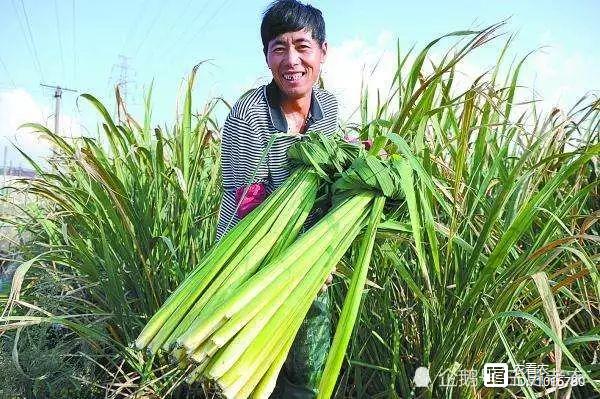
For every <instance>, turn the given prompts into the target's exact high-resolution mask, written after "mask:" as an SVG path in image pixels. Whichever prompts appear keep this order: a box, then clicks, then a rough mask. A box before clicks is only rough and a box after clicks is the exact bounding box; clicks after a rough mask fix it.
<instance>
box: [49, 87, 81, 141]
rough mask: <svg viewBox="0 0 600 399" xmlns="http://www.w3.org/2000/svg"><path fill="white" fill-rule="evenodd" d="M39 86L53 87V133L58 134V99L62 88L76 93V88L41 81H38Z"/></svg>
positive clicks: (60, 97) (60, 96)
mask: <svg viewBox="0 0 600 399" xmlns="http://www.w3.org/2000/svg"><path fill="white" fill-rule="evenodd" d="M40 86H42V87H47V88H49V89H54V101H55V104H54V133H55V134H58V135H60V132H59V130H58V129H59V128H60V100H61V99H62V92H63V90H64V91H70V92H72V93H77V90H73V89H67V88H66V87H60V86H51V85H45V84H43V83H40Z"/></svg>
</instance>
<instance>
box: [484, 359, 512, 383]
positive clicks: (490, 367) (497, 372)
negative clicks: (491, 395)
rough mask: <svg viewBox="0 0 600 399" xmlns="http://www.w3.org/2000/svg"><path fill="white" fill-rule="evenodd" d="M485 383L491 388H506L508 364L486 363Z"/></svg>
mask: <svg viewBox="0 0 600 399" xmlns="http://www.w3.org/2000/svg"><path fill="white" fill-rule="evenodd" d="M483 385H484V386H486V387H490V388H506V387H507V386H508V364H506V363H486V364H484V365H483Z"/></svg>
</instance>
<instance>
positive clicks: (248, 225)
mask: <svg viewBox="0 0 600 399" xmlns="http://www.w3.org/2000/svg"><path fill="white" fill-rule="evenodd" d="M303 172H305V170H304V169H300V170H298V172H296V173H293V174H292V176H290V178H289V179H288V180H289V184H286V183H288V181H287V180H286V183H284V185H283V186H282V187H280V190H276V192H274V193H273V194H271V196H270V197H269V199H267V201H265V202H264V203H263V204H261V205H260V206H259V207H257V209H255V210H254V211H253V212H251V213H250V214H249V215H247V217H245V218H243V219H242V220H241V221H240V223H238V224H237V225H236V226H235V227H234V228H233V229H232V230H231V231H230V232H229V233H228V234H226V235H225V236H224V237H223V239H222V240H221V242H220V243H219V244H218V245H216V246H214V247H213V249H212V250H210V251H209V252H208V253H207V254H206V256H205V257H204V258H203V260H202V261H201V263H200V265H199V266H198V267H197V268H196V269H195V270H194V271H193V272H192V273H191V274H190V276H188V278H186V280H184V282H183V283H181V284H180V285H179V287H178V288H177V289H176V290H175V291H174V292H173V293H172V294H171V295H170V296H169V298H168V299H167V300H166V302H165V303H164V304H163V305H162V306H161V308H160V309H159V310H158V311H157V312H156V313H155V314H154V316H152V318H151V319H150V320H149V321H148V323H147V324H146V326H145V327H144V329H143V330H142V332H141V333H140V335H139V336H138V338H137V339H136V341H135V346H136V348H138V349H143V348H145V347H146V346H147V345H148V344H149V343H150V341H151V340H152V339H153V338H154V336H155V335H156V334H157V333H158V331H159V330H160V329H161V327H162V326H163V325H164V324H165V322H166V321H167V320H168V319H169V318H170V317H171V315H172V314H173V313H177V312H179V313H181V312H182V310H181V306H182V303H183V302H185V301H187V302H189V301H191V300H192V298H193V297H194V294H195V295H196V296H195V297H196V298H197V296H199V295H200V294H201V292H199V291H201V289H199V288H198V286H197V283H198V280H200V281H203V280H206V279H208V278H209V276H210V275H211V274H212V273H211V272H213V271H214V270H215V269H218V268H220V267H221V266H222V265H223V264H224V263H225V262H226V261H227V259H229V258H230V257H231V256H232V254H234V253H236V251H237V249H238V248H239V247H241V246H242V244H243V242H244V241H245V240H246V239H247V238H248V237H249V236H251V235H252V234H253V233H254V232H255V231H254V230H255V228H256V226H257V225H260V224H261V221H262V220H263V219H264V218H266V217H268V215H269V214H270V213H271V212H272V211H273V209H275V208H277V207H278V206H279V202H280V201H281V200H283V199H284V198H285V197H286V196H287V195H289V190H292V189H293V187H294V185H295V184H296V181H297V180H298V178H299V176H300V175H301V174H302V173H303ZM186 311H187V310H186Z"/></svg>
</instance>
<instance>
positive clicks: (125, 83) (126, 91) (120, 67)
mask: <svg viewBox="0 0 600 399" xmlns="http://www.w3.org/2000/svg"><path fill="white" fill-rule="evenodd" d="M118 57H119V61H118V63H116V64H114V65H113V67H112V70H111V75H112V73H114V75H113V76H111V79H110V80H111V82H114V83H115V85H116V86H119V91H120V93H121V98H123V100H124V101H125V102H126V103H130V104H135V95H130V94H131V92H132V90H133V93H135V90H136V87H137V85H136V81H135V79H134V78H133V77H132V75H133V76H135V72H132V68H131V66H130V65H129V60H130V59H131V57H127V56H125V55H122V54H119V56H118Z"/></svg>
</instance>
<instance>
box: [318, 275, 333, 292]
mask: <svg viewBox="0 0 600 399" xmlns="http://www.w3.org/2000/svg"><path fill="white" fill-rule="evenodd" d="M332 282H333V274H330V275H329V276H327V280H325V284H323V286H322V287H321V292H325V291H327V287H329V286H330V285H331V283H332Z"/></svg>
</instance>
